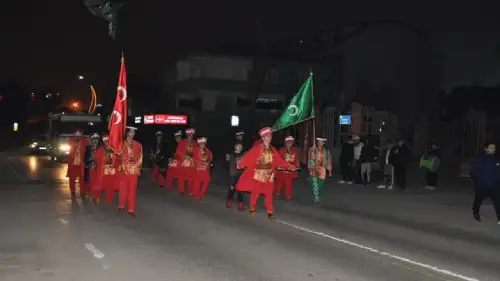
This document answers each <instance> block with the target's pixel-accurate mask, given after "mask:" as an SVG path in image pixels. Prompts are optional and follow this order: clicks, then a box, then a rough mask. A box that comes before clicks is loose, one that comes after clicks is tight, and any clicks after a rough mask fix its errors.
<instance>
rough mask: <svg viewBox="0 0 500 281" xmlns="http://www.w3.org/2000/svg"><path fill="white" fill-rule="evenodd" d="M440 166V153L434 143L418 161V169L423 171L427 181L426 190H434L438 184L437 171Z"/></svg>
mask: <svg viewBox="0 0 500 281" xmlns="http://www.w3.org/2000/svg"><path fill="white" fill-rule="evenodd" d="M440 165H441V151H440V150H439V146H438V145H437V144H436V143H433V144H432V145H431V147H430V148H429V151H428V152H427V153H426V154H425V155H424V156H422V158H421V159H420V168H423V169H424V170H425V179H426V181H427V186H426V187H425V188H426V189H429V190H435V189H436V186H437V183H438V178H439V175H438V170H439V167H440Z"/></svg>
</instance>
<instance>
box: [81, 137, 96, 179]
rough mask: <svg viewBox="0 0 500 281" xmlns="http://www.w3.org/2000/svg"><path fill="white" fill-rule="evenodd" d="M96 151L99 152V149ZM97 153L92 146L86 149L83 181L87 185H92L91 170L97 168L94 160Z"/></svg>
mask: <svg viewBox="0 0 500 281" xmlns="http://www.w3.org/2000/svg"><path fill="white" fill-rule="evenodd" d="M95 151H97V148H96V150H95ZM95 151H94V149H93V147H92V144H89V145H88V146H87V147H86V148H85V155H84V157H83V160H84V164H85V166H84V169H83V181H84V182H85V183H86V184H88V183H90V169H95V168H97V163H96V161H95V159H94V154H95Z"/></svg>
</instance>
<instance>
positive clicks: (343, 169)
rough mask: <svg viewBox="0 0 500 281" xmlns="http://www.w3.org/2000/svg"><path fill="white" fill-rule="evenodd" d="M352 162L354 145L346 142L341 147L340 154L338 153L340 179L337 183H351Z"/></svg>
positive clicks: (349, 141)
mask: <svg viewBox="0 0 500 281" xmlns="http://www.w3.org/2000/svg"><path fill="white" fill-rule="evenodd" d="M353 162H354V144H353V143H352V141H351V140H348V141H347V142H345V143H344V144H343V145H342V152H341V153H340V173H341V174H342V179H341V180H340V181H339V183H352V181H353V172H352V170H353V169H352V165H353Z"/></svg>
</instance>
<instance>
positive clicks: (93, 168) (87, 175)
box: [83, 134, 102, 204]
mask: <svg viewBox="0 0 500 281" xmlns="http://www.w3.org/2000/svg"><path fill="white" fill-rule="evenodd" d="M100 138H101V136H99V135H98V134H93V135H92V136H91V137H90V145H89V146H87V148H86V149H85V168H84V176H83V178H84V186H85V196H86V197H87V196H88V195H89V194H90V192H92V198H93V199H94V201H95V202H96V203H97V204H99V202H100V200H101V192H102V190H101V185H100V184H99V174H98V170H97V161H96V159H95V154H96V151H97V149H98V146H99V139H100Z"/></svg>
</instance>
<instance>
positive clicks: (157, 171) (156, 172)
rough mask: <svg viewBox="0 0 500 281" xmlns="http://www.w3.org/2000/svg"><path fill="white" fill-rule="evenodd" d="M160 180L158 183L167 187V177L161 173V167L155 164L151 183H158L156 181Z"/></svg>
mask: <svg viewBox="0 0 500 281" xmlns="http://www.w3.org/2000/svg"><path fill="white" fill-rule="evenodd" d="M157 178H158V183H159V184H160V185H161V186H163V185H165V177H164V176H163V175H162V174H161V173H160V167H159V166H158V164H155V166H154V168H153V172H152V173H151V181H152V182H153V183H156V179H157Z"/></svg>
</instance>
